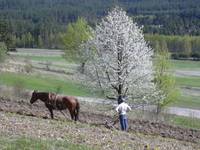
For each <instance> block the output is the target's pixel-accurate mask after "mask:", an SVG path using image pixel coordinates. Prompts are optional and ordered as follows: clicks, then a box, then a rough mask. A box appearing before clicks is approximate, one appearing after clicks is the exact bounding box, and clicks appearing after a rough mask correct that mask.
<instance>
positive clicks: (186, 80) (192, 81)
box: [176, 77, 200, 87]
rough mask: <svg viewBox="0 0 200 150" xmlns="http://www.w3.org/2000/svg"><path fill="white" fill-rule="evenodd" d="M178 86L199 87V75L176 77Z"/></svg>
mask: <svg viewBox="0 0 200 150" xmlns="http://www.w3.org/2000/svg"><path fill="white" fill-rule="evenodd" d="M176 83H177V85H178V86H187V87H200V77H176Z"/></svg>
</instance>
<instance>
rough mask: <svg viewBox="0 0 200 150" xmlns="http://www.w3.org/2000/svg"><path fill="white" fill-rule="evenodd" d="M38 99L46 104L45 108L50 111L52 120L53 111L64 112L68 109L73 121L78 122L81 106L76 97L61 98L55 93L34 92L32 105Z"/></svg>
mask: <svg viewBox="0 0 200 150" xmlns="http://www.w3.org/2000/svg"><path fill="white" fill-rule="evenodd" d="M38 99H40V100H41V101H43V102H44V103H45V106H46V107H47V108H48V110H49V111H50V114H51V118H52V119H53V110H60V111H61V112H62V110H65V109H68V110H69V112H70V115H71V119H72V120H75V121H77V120H78V115H79V109H80V105H79V102H78V100H77V99H76V98H75V97H72V96H60V95H57V94H54V93H47V92H37V91H34V92H33V93H32V97H31V100H30V103H31V104H33V103H34V102H35V101H37V100H38ZM62 113H63V112H62ZM63 114H64V113H63Z"/></svg>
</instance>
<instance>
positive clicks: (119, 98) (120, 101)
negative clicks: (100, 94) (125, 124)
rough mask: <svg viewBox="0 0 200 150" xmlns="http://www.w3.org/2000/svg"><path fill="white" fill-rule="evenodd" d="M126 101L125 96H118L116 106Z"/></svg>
mask: <svg viewBox="0 0 200 150" xmlns="http://www.w3.org/2000/svg"><path fill="white" fill-rule="evenodd" d="M126 99H127V97H126V96H121V95H120V96H119V97H118V104H121V103H123V102H124V101H125V100H126Z"/></svg>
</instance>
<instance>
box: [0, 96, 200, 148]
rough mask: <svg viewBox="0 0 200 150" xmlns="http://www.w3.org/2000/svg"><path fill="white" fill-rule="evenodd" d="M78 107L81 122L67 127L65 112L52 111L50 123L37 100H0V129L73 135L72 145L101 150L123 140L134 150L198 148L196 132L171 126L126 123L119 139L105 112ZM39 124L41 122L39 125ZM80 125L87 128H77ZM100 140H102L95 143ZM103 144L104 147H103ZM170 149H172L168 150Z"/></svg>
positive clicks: (6, 131)
mask: <svg viewBox="0 0 200 150" xmlns="http://www.w3.org/2000/svg"><path fill="white" fill-rule="evenodd" d="M81 106H82V107H81V112H80V122H79V123H78V124H76V125H75V126H73V125H72V126H71V125H70V128H69V127H66V125H65V123H64V122H66V120H67V122H68V123H69V122H70V117H69V116H68V114H69V113H68V112H65V114H67V119H66V118H64V116H63V115H62V114H61V113H60V112H58V111H55V118H56V119H55V120H53V121H52V120H51V119H47V118H48V117H49V112H48V111H47V109H46V108H45V107H44V104H43V103H42V102H39V101H38V102H37V103H36V104H34V105H30V104H29V102H28V101H25V100H10V99H6V98H2V97H1V98H0V111H1V117H0V130H1V132H2V133H6V134H13V133H14V134H16V135H27V136H32V135H34V136H36V137H46V138H47V137H54V138H58V139H59V138H61V139H62V138H64V137H66V136H69V135H70V136H73V138H72V139H73V140H74V141H73V142H75V143H77V142H81V143H83V144H84V143H85V144H88V145H92V146H97V147H98V146H100V147H101V146H103V149H120V148H119V147H120V146H119V145H120V143H121V142H122V143H123V141H125V142H124V144H125V145H126V144H128V146H127V149H131V147H133V146H135V145H137V147H138V148H137V149H139V148H141V149H142V148H143V147H144V146H145V145H150V146H151V147H153V148H155V147H159V148H161V149H173V146H174V147H175V148H174V149H181V150H183V149H188V150H192V149H195V150H198V149H200V140H199V139H200V131H199V130H194V129H185V128H180V127H174V126H170V125H166V124H162V123H157V122H150V121H145V120H129V125H130V127H129V132H128V133H123V136H122V137H121V136H119V134H121V132H119V131H117V130H116V129H118V124H116V125H115V126H114V128H112V126H110V125H109V124H108V123H109V122H112V121H113V118H112V117H111V116H109V115H106V114H105V113H102V114H99V112H98V111H96V112H94V111H92V112H91V111H90V110H88V108H87V107H85V106H84V104H83V105H81ZM10 112H11V113H14V114H18V115H17V117H15V116H16V115H9V114H8V113H10ZM42 118H43V119H42ZM38 122H40V123H39V124H38ZM106 122H107V123H106ZM49 123H50V124H49ZM63 123H64V124H63ZM70 123H72V122H70ZM72 124H73V123H72ZM49 125H50V126H49ZM82 125H83V126H88V127H87V128H86V127H84V128H82V127H79V126H82ZM71 127H73V128H71ZM51 128H53V129H51ZM54 128H55V129H54ZM106 128H109V129H110V130H107V129H106ZM73 130H74V131H73ZM43 132H44V133H43ZM71 132H72V133H71ZM111 133H112V134H111ZM113 133H115V134H116V135H115V134H113ZM141 133H142V134H141ZM169 138H170V139H169ZM99 139H103V140H102V141H98V140H99ZM173 139H174V140H173ZM95 140H97V141H95ZM115 142H116V143H115ZM104 143H106V144H105V145H104ZM117 143H118V144H119V145H118V146H119V147H116V148H114V147H113V146H116V145H115V144H117ZM107 146H108V148H107ZM169 146H172V147H171V148H170V147H169Z"/></svg>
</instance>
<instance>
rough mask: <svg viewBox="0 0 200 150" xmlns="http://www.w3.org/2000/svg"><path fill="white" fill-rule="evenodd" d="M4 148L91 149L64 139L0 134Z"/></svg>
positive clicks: (0, 145)
mask: <svg viewBox="0 0 200 150" xmlns="http://www.w3.org/2000/svg"><path fill="white" fill-rule="evenodd" d="M0 149H2V150H90V148H88V147H86V146H83V145H78V144H72V143H69V142H67V141H64V140H59V141H58V140H42V139H33V138H26V137H5V136H0Z"/></svg>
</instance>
